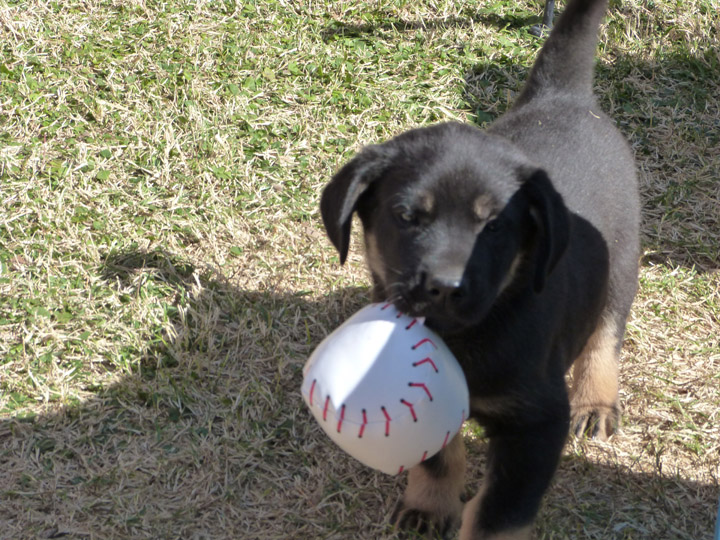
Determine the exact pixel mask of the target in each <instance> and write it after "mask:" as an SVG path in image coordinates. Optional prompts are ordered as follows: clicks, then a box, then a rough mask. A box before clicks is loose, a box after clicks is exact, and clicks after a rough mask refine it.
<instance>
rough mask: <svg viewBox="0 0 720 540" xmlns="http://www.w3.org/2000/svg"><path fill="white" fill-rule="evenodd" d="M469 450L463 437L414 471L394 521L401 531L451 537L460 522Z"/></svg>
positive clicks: (410, 473)
mask: <svg viewBox="0 0 720 540" xmlns="http://www.w3.org/2000/svg"><path fill="white" fill-rule="evenodd" d="M464 476H465V446H464V444H463V440H462V435H460V434H459V433H458V434H457V435H455V437H454V438H453V439H452V441H450V443H449V444H448V445H447V446H446V447H445V448H444V449H443V450H441V451H440V452H439V453H438V454H436V455H434V456H433V457H431V458H430V459H428V460H426V461H424V462H423V463H421V464H420V465H417V466H416V467H413V468H412V469H410V471H409V473H408V486H407V489H406V490H405V494H404V495H403V498H402V499H401V500H400V502H399V503H398V506H397V508H396V510H395V513H394V515H393V517H392V521H393V523H394V524H395V525H396V526H397V527H398V528H400V529H404V530H407V531H415V532H418V533H420V534H430V535H439V536H441V537H442V538H445V537H447V535H449V534H450V533H451V532H452V530H453V529H454V528H455V527H456V526H457V525H458V524H459V522H460V514H461V512H462V507H463V503H462V501H461V500H460V496H461V493H462V490H463V479H464Z"/></svg>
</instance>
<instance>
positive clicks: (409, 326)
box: [405, 319, 418, 330]
mask: <svg viewBox="0 0 720 540" xmlns="http://www.w3.org/2000/svg"><path fill="white" fill-rule="evenodd" d="M417 322H418V321H417V319H413V320H412V321H410V324H408V325H407V326H406V327H405V330H410V329H411V328H412V327H413V326H415V325H416V324H417Z"/></svg>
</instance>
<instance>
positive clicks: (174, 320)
mask: <svg viewBox="0 0 720 540" xmlns="http://www.w3.org/2000/svg"><path fill="white" fill-rule="evenodd" d="M538 10H539V6H538V5H537V4H535V3H526V2H522V1H521V2H504V1H491V2H477V3H475V2H473V3H465V4H461V5H460V6H459V7H458V4H457V3H456V2H450V1H449V0H439V1H436V0H432V1H420V2H405V1H404V0H399V1H392V2H389V1H388V2H372V3H370V2H350V1H342V2H334V3H332V5H329V4H327V5H325V4H323V3H316V2H311V3H306V4H302V5H300V4H297V3H295V4H293V3H289V2H284V1H277V2H274V1H269V2H264V3H259V4H257V5H253V4H251V3H243V4H235V3H234V2H232V1H230V0H228V1H223V2H215V1H209V0H202V1H197V2H174V3H163V2H159V1H153V0H137V1H132V2H121V1H118V0H107V1H103V0H83V1H75V0H70V1H68V2H55V3H53V2H44V1H40V0H23V1H15V0H0V200H2V204H3V206H2V209H0V538H2V539H6V538H7V539H18V538H23V539H24V538H58V537H63V538H88V539H90V538H92V539H107V538H197V539H200V538H213V539H219V538H242V539H248V540H252V539H262V540H265V539H283V540H284V539H295V538H308V539H313V540H314V539H321V538H323V539H338V540H344V539H349V538H368V539H375V538H392V537H393V535H392V531H390V530H389V529H388V527H387V525H386V519H387V515H388V513H389V511H390V510H391V508H392V506H393V505H394V503H395V500H396V498H397V497H398V495H399V494H400V493H401V491H402V487H403V482H404V480H403V478H397V479H396V478H389V477H386V476H383V475H381V474H376V473H373V472H372V471H369V470H367V469H366V468H364V467H363V466H361V465H359V464H357V463H355V462H354V461H353V460H352V459H351V458H349V457H347V456H346V455H344V454H343V453H341V452H340V451H339V450H337V449H336V448H335V447H334V446H333V445H332V443H330V441H329V440H328V439H327V438H326V437H325V436H324V435H323V434H322V432H321V431H320V430H319V428H318V427H317V426H316V425H315V424H314V422H313V421H312V419H311V417H310V415H309V414H308V412H307V411H306V410H305V408H304V406H303V404H302V400H301V397H300V393H299V387H300V382H301V368H302V365H303V363H304V361H305V359H306V357H307V356H308V354H309V353H310V352H311V350H312V349H313V347H314V346H315V345H316V344H317V343H318V342H319V341H320V339H321V338H322V337H323V336H324V335H325V334H326V333H327V332H328V331H330V330H331V329H332V328H334V327H335V326H336V325H338V324H339V323H340V322H341V321H342V320H343V319H344V318H346V317H347V316H348V315H349V314H351V313H352V312H353V311H354V310H356V309H357V308H358V307H360V306H361V305H362V304H363V303H365V302H367V283H368V280H367V276H366V272H365V270H364V268H363V266H362V260H361V257H360V254H359V251H358V250H355V251H354V252H353V253H352V254H351V257H350V261H349V264H347V265H346V267H345V268H340V267H339V266H338V264H337V256H336V255H335V253H334V252H333V250H332V249H331V247H330V245H329V242H328V241H327V240H326V239H325V237H324V234H323V231H322V228H321V225H320V221H319V216H318V211H317V200H318V194H319V191H320V189H321V187H322V185H323V184H324V183H325V182H326V181H327V179H328V178H329V176H330V174H331V173H332V171H333V170H335V169H336V168H337V167H338V166H339V165H340V164H341V163H342V162H343V160H344V159H346V158H347V157H348V156H349V155H351V153H352V152H353V151H355V150H356V149H357V148H359V147H360V146H361V145H362V144H366V143H370V142H374V141H377V140H382V139H385V138H387V137H389V136H391V135H392V134H394V133H397V132H398V131H400V130H403V129H406V128H409V127H412V126H416V125H423V124H427V123H429V122H434V121H439V120H447V119H467V120H468V121H479V122H482V121H484V120H487V119H489V118H491V117H493V116H495V115H497V114H500V113H501V112H502V111H503V110H504V109H505V108H506V107H507V105H508V103H509V101H510V100H511V99H512V96H513V94H514V92H516V91H517V90H518V87H519V85H520V84H521V82H522V79H523V76H524V73H525V71H526V68H525V67H524V66H527V65H529V63H530V62H531V60H532V57H533V56H534V54H535V52H536V50H537V48H538V45H539V43H538V41H536V40H535V39H533V38H531V37H530V36H529V35H528V34H527V32H526V26H527V24H529V23H530V22H534V21H533V15H532V14H535V13H537V12H538ZM719 12H720V6H718V5H717V2H716V0H690V1H688V2H684V3H681V4H677V3H669V2H655V3H654V4H653V6H652V7H650V6H648V5H646V4H645V3H642V2H639V1H635V0H631V1H628V2H626V3H624V4H623V5H622V6H614V7H613V13H612V15H611V16H610V18H609V22H608V24H607V25H606V26H605V27H604V29H603V45H602V46H601V54H600V64H599V75H600V76H599V78H598V91H599V93H600V94H601V95H602V96H603V97H602V99H603V104H604V106H605V108H606V109H607V110H608V112H610V113H611V114H612V115H613V117H615V118H617V120H618V123H619V124H620V127H621V128H622V129H623V131H624V132H625V133H626V134H627V136H628V137H629V139H630V140H631V142H632V144H633V147H634V148H635V150H636V154H637V156H638V166H639V170H640V173H641V174H640V176H641V188H642V194H643V202H644V215H643V233H644V246H645V257H644V259H643V265H642V273H641V291H640V293H639V295H638V298H637V301H636V304H635V309H634V311H633V314H632V319H631V323H630V327H629V330H628V335H627V340H626V347H625V349H624V355H623V369H622V396H621V397H622V402H623V406H624V409H625V414H624V420H623V424H622V429H621V431H620V432H619V433H618V434H617V435H615V436H614V437H613V438H612V440H611V441H610V442H609V443H606V444H603V443H596V442H588V441H575V440H571V441H570V442H569V443H568V445H567V450H566V454H565V457H564V458H563V462H562V464H561V467H560V470H559V472H558V475H557V478H556V480H555V482H554V485H553V488H552V489H551V491H550V492H549V494H548V496H547V498H546V502H545V505H544V508H543V510H542V513H541V516H540V519H539V522H538V527H537V536H538V538H545V539H550V538H557V539H560V538H564V539H570V538H572V539H575V538H578V539H580V538H596V539H654V540H655V539H657V540H675V539H693V540H707V539H709V538H710V537H711V531H712V526H713V520H714V516H715V512H716V509H717V499H718V484H719V482H718V476H719V473H720V459H719V457H718V456H719V454H720V452H719V445H720V428H718V426H719V425H720V422H719V420H720V419H719V418H718V416H719V413H718V411H719V410H720V384H719V382H720V381H719V378H720V377H719V375H718V373H719V372H720V344H719V343H718V335H719V334H720V332H719V331H720V292H719V291H720V272H719V271H718V270H719V269H720V248H719V245H718V240H717V236H718V233H720V206H719V204H720V203H719V202H718V201H720V180H719V179H720V158H719V157H718V148H720V83H719V82H718V81H720V57H719V56H718V51H720V42H719V40H720V38H719V37H718V32H719V31H720V15H718V13H719ZM358 245H359V243H358V242H357V239H356V242H355V247H357V246H358ZM465 435H466V440H467V443H468V446H469V447H470V453H471V455H472V456H473V458H474V459H473V460H472V464H473V465H472V467H473V474H474V476H475V478H477V479H479V478H481V475H482V472H481V466H482V460H483V444H484V442H483V439H482V437H481V436H480V435H479V434H478V432H477V430H476V429H474V427H473V426H472V425H470V426H468V428H467V430H466V434H465ZM468 489H469V490H470V491H474V490H475V489H476V484H474V483H473V484H469V485H468Z"/></svg>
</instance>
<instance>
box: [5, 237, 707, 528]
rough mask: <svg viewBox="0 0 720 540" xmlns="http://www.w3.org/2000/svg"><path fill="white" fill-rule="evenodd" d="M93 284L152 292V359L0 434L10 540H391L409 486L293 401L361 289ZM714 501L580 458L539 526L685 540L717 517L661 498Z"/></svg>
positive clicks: (146, 280) (167, 272)
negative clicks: (374, 467) (319, 348)
mask: <svg viewBox="0 0 720 540" xmlns="http://www.w3.org/2000/svg"><path fill="white" fill-rule="evenodd" d="M98 273H99V275H100V276H101V277H102V278H103V279H104V280H105V281H106V282H107V283H108V285H109V286H111V287H115V288H117V289H118V290H119V291H120V292H121V296H122V295H126V296H127V299H126V301H127V302H132V301H133V298H135V297H137V296H142V295H148V294H155V295H156V298H157V303H158V307H157V314H156V318H155V319H153V318H152V317H145V318H139V319H138V321H137V322H138V324H137V327H136V331H137V334H138V337H139V339H140V340H141V341H143V340H144V345H138V344H137V343H138V342H136V341H135V342H133V344H132V346H128V347H123V348H121V349H120V350H121V351H126V352H127V351H134V352H133V354H135V355H136V357H135V360H137V358H138V357H139V358H140V359H141V361H140V362H137V361H134V362H129V363H128V365H127V366H126V367H123V366H124V364H123V359H122V358H115V359H113V362H112V366H113V367H114V369H115V370H116V373H115V377H114V380H113V381H112V382H111V383H108V384H106V385H105V386H103V387H101V388H98V387H97V385H94V386H92V387H90V386H88V387H87V395H88V398H87V399H86V400H84V401H81V402H77V403H74V404H69V405H64V406H63V407H61V408H58V409H57V410H55V411H52V412H48V413H47V414H43V415H38V416H34V417H23V418H20V417H16V418H6V419H3V420H0V456H1V458H2V459H1V461H2V472H1V473H0V474H1V475H2V480H3V482H2V486H3V487H2V498H3V504H2V506H0V522H3V523H4V524H5V525H4V529H3V533H2V535H7V537H8V538H11V537H12V538H21V537H23V538H27V537H42V538H58V537H66V538H96V537H108V538H110V537H154V538H231V537H234V538H243V539H260V538H263V539H265V538H300V537H303V536H304V537H307V538H320V537H322V538H338V539H340V538H349V537H356V536H355V535H356V534H357V532H358V531H363V533H364V534H365V535H366V537H368V538H370V537H372V538H391V537H394V533H393V532H392V531H391V529H390V528H389V526H388V525H387V516H388V515H389V514H390V513H391V511H392V508H393V506H394V504H395V501H396V500H397V498H398V497H399V496H400V494H401V492H402V487H403V484H404V479H403V478H402V477H400V478H392V477H388V476H385V475H383V474H380V473H374V472H372V471H370V470H368V469H367V468H366V467H364V466H362V465H360V464H359V463H357V462H355V461H354V460H353V459H352V458H350V457H349V456H347V455H345V454H344V453H343V452H342V451H340V450H339V449H338V448H337V447H335V446H334V444H333V443H332V442H331V441H330V440H329V439H328V438H327V437H326V436H325V435H324V434H323V433H322V431H321V430H320V429H319V427H318V426H317V425H316V423H315V422H314V420H313V419H312V417H311V416H310V414H309V412H308V411H307V410H306V408H305V406H304V404H303V402H302V399H301V396H300V392H299V388H300V384H301V381H302V366H303V364H304V362H305V359H306V358H307V356H308V355H309V354H310V352H311V351H312V349H313V348H314V347H315V346H316V345H317V344H318V343H319V341H320V340H321V339H322V338H323V337H324V336H325V335H326V334H327V333H328V332H329V331H331V330H332V329H333V328H334V327H336V326H337V325H338V324H340V322H341V321H343V320H344V319H346V318H347V317H348V316H349V315H350V314H351V313H353V312H354V311H356V310H357V309H358V308H359V307H360V306H362V305H364V304H365V303H367V302H368V301H369V300H368V292H367V290H365V289H361V288H341V289H338V290H336V291H334V292H331V293H329V294H328V295H325V296H308V295H303V294H295V293H293V292H287V293H281V292H273V291H247V290H240V289H238V288H236V287H234V286H233V285H232V283H231V282H229V281H228V280H226V279H225V278H224V277H223V276H222V275H221V274H219V273H217V272H215V271H214V270H212V269H205V270H203V269H198V268H196V267H195V266H193V265H192V264H191V263H189V262H188V261H185V260H184V259H183V258H182V257H180V256H177V255H175V254H172V253H168V252H166V251H163V250H152V251H144V250H138V249H131V250H128V251H123V252H115V253H111V254H108V255H107V256H106V257H105V259H104V262H103V264H102V265H101V267H100V268H99V269H98ZM158 291H159V292H158ZM153 321H154V322H153ZM117 339H120V338H117ZM108 362H109V359H106V360H105V363H106V364H107V363H108ZM106 368H109V366H106ZM476 432H477V430H473V433H476ZM466 438H467V444H468V448H469V455H470V458H471V459H470V463H471V468H472V471H471V473H472V474H471V475H469V476H468V478H469V479H470V478H471V477H474V478H475V479H479V478H480V477H481V475H482V469H481V466H482V462H483V455H484V445H485V442H484V440H483V439H482V436H477V435H467V437H466ZM469 481H470V480H469ZM469 489H470V490H471V492H472V491H473V490H475V489H476V486H475V485H472V484H469ZM470 494H472V493H470ZM714 497H715V494H714V492H713V489H712V488H711V487H710V486H705V485H699V484H695V483H693V482H691V481H687V480H683V479H680V478H675V477H663V476H658V475H651V474H647V473H644V472H637V471H630V470H624V469H622V468H620V467H618V466H615V465H612V464H607V465H598V464H595V463H594V462H591V461H589V460H586V459H585V458H584V457H582V455H580V454H578V453H575V454H574V455H571V456H569V457H566V458H565V459H564V461H563V463H562V464H561V467H560V470H559V472H558V475H557V478H556V481H555V483H554V487H553V488H552V489H551V490H550V492H549V494H548V496H547V499H546V501H547V502H546V504H545V509H544V510H543V512H542V513H541V516H540V521H539V523H540V526H541V527H547V526H551V528H549V529H547V530H553V531H557V532H558V534H560V535H562V536H563V537H574V536H575V535H576V532H577V531H581V530H586V531H599V532H598V533H597V534H596V535H590V536H587V537H588V538H604V539H605V538H639V537H650V536H652V537H654V538H670V537H673V534H674V533H673V532H672V531H676V530H689V529H688V528H687V527H686V525H687V523H686V521H687V520H689V519H693V520H694V521H695V522H697V521H702V522H705V523H706V524H707V530H710V528H711V526H712V516H702V515H697V514H695V513H694V512H692V511H686V508H685V506H683V505H682V504H675V503H673V504H671V503H669V502H665V501H671V500H676V501H686V502H687V503H688V504H691V503H692V501H693V500H694V501H702V502H703V504H705V505H707V504H708V501H711V500H713V499H714ZM628 501H632V503H629V502H628ZM638 501H642V504H643V505H644V506H645V507H646V510H645V512H644V513H643V514H642V515H644V516H645V518H646V520H647V522H638V518H637V516H638V512H637V511H636V509H635V510H634V511H633V512H630V517H628V520H627V521H622V520H621V519H619V517H623V516H624V513H625V512H626V511H627V510H628V508H627V506H626V505H627V504H635V505H637V504H640V503H639V502H638ZM657 505H662V507H663V508H662V512H661V513H659V514H660V515H659V516H655V515H654V513H653V508H655V507H656V506H657ZM18 516H22V517H21V518H18ZM618 527H620V528H618ZM628 531H630V533H631V534H628ZM642 531H649V532H650V533H651V535H650V536H644V535H643V534H642ZM2 535H0V536H2Z"/></svg>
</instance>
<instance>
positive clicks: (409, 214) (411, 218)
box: [395, 208, 418, 225]
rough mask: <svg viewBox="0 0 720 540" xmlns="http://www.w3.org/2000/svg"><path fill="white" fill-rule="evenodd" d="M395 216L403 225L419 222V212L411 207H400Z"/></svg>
mask: <svg viewBox="0 0 720 540" xmlns="http://www.w3.org/2000/svg"><path fill="white" fill-rule="evenodd" d="M395 217H396V218H397V220H398V221H399V222H400V223H401V224H402V225H417V223H418V217H417V214H415V212H413V211H412V210H410V209H409V208H398V209H397V210H396V211H395Z"/></svg>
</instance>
